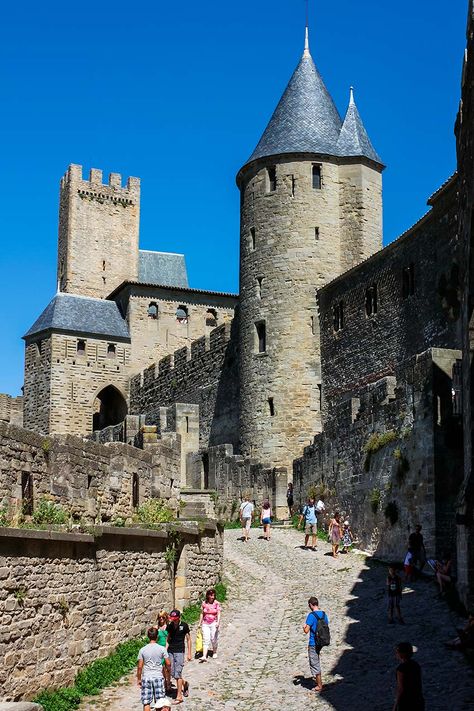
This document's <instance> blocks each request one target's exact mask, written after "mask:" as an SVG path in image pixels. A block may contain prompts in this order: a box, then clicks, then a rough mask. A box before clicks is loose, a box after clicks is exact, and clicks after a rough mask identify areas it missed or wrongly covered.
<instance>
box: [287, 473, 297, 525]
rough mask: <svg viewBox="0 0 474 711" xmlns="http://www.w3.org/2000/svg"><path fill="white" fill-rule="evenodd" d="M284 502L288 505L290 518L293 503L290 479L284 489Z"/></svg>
mask: <svg viewBox="0 0 474 711" xmlns="http://www.w3.org/2000/svg"><path fill="white" fill-rule="evenodd" d="M286 504H287V506H288V516H289V518H291V517H292V516H293V506H294V504H295V499H294V494H293V484H292V483H291V481H290V482H289V483H288V488H287V490H286Z"/></svg>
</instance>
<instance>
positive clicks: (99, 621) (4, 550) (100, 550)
mask: <svg viewBox="0 0 474 711" xmlns="http://www.w3.org/2000/svg"><path fill="white" fill-rule="evenodd" d="M171 528H172V530H171V529H170V526H169V525H168V526H167V525H165V526H164V527H163V530H143V529H117V528H115V529H114V528H113V527H101V528H97V529H96V530H95V531H94V535H86V534H70V533H58V532H51V531H32V530H24V529H5V528H3V529H2V528H0V601H1V604H0V659H1V660H2V663H1V664H0V698H3V700H4V701H11V700H19V699H22V698H31V697H32V696H34V695H35V694H37V693H38V692H39V691H41V690H42V689H45V688H54V687H57V686H63V685H67V684H70V683H71V682H72V681H73V679H74V677H75V675H76V673H77V671H78V670H79V669H81V668H82V667H84V666H85V665H86V664H88V663H90V662H91V661H93V660H95V659H97V658H99V657H103V656H105V655H107V654H108V653H109V652H110V651H111V650H112V649H113V648H114V647H115V646H116V645H117V644H118V643H119V642H123V641H125V640H127V639H130V638H134V637H137V636H139V635H140V634H141V633H142V632H143V630H144V629H145V628H146V626H147V625H148V624H149V623H150V622H155V621H156V619H157V611H158V610H159V609H160V608H162V607H164V608H165V609H171V608H172V607H173V606H175V605H177V606H179V607H182V606H183V605H185V604H188V603H190V602H193V601H195V600H196V599H197V598H198V596H199V595H200V594H202V592H203V591H205V590H206V589H207V588H208V587H210V586H212V585H215V583H216V582H217V581H218V579H219V576H220V573H221V570H222V551H223V548H222V533H221V531H220V530H219V529H218V528H217V526H216V524H215V522H212V521H204V522H200V523H199V526H198V525H197V524H193V523H182V524H180V523H174V524H173V525H172V527H171ZM168 529H170V530H168ZM167 547H168V554H167V553H166V551H167ZM170 547H174V548H175V552H176V555H175V559H174V561H171V562H169V559H170V556H169V549H170ZM32 679H34V684H33V685H32V683H31V680H32Z"/></svg>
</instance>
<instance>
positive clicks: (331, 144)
mask: <svg viewBox="0 0 474 711" xmlns="http://www.w3.org/2000/svg"><path fill="white" fill-rule="evenodd" d="M341 125H342V121H341V117H340V116H339V113H338V110H337V109H336V106H335V104H334V102H333V100H332V98H331V96H330V95H329V92H328V90H327V89H326V87H325V86H324V82H323V80H322V78H321V75H320V74H319V72H318V70H317V69H316V65H315V64H314V62H313V58H312V57H311V55H310V53H309V50H308V49H307V48H306V49H305V51H304V54H303V56H302V57H301V60H300V63H299V64H298V66H297V67H296V69H295V72H294V74H293V76H292V77H291V79H290V81H289V83H288V86H287V87H286V89H285V92H284V94H283V96H282V97H281V99H280V102H279V104H278V106H277V107H276V109H275V111H274V113H273V116H272V117H271V119H270V122H269V124H268V126H267V127H266V129H265V131H264V133H263V135H262V137H261V139H260V141H259V142H258V145H257V147H256V149H255V150H254V152H253V153H252V155H251V156H250V158H249V160H248V161H247V162H248V163H250V162H251V161H253V160H255V159H256V158H263V157H266V156H272V155H278V154H281V153H329V154H331V155H334V154H335V151H336V144H337V140H338V138H339V132H340V130H341Z"/></svg>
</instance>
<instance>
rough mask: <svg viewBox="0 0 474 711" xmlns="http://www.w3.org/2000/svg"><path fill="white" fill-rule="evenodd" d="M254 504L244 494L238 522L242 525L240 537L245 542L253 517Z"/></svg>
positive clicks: (247, 538)
mask: <svg viewBox="0 0 474 711" xmlns="http://www.w3.org/2000/svg"><path fill="white" fill-rule="evenodd" d="M254 508H255V507H254V505H253V503H252V502H251V501H249V499H248V496H247V495H245V496H244V500H243V501H242V503H241V504H240V523H241V526H242V537H243V539H244V541H245V543H247V541H248V540H249V538H250V536H249V533H250V526H251V525H252V518H253V512H254Z"/></svg>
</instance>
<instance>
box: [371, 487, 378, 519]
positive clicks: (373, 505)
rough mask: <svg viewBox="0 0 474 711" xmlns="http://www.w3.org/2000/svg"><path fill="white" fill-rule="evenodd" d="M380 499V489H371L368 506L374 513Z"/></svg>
mask: <svg viewBox="0 0 474 711" xmlns="http://www.w3.org/2000/svg"><path fill="white" fill-rule="evenodd" d="M380 499H381V494H380V489H372V491H371V492H370V508H371V509H372V511H373V512H374V514H376V513H377V511H378V510H379V506H380Z"/></svg>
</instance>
